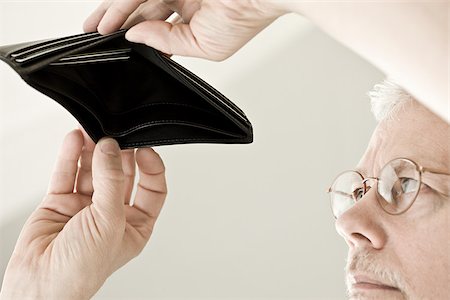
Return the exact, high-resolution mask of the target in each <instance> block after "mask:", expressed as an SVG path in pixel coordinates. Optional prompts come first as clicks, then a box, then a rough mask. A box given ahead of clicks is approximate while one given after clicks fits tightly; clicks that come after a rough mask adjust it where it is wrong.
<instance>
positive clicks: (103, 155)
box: [92, 138, 125, 222]
mask: <svg viewBox="0 0 450 300" xmlns="http://www.w3.org/2000/svg"><path fill="white" fill-rule="evenodd" d="M92 182H93V186H94V194H93V195H92V202H93V204H92V205H93V207H94V208H95V210H96V211H97V212H98V213H100V214H101V215H102V217H103V218H104V219H105V220H106V221H107V222H110V220H117V218H121V217H122V216H123V213H124V212H123V206H124V205H123V195H124V193H125V177H124V173H123V168H122V155H121V152H120V148H119V145H118V144H117V142H116V141H115V140H113V139H111V138H104V139H101V140H100V141H99V142H98V143H97V145H96V147H95V149H94V155H93V157H92Z"/></svg>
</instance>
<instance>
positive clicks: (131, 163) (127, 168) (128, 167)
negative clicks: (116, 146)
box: [122, 149, 136, 204]
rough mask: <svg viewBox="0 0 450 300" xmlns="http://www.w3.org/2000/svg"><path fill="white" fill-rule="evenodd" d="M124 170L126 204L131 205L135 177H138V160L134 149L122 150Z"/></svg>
mask: <svg viewBox="0 0 450 300" xmlns="http://www.w3.org/2000/svg"><path fill="white" fill-rule="evenodd" d="M122 168H123V173H124V176H125V199H124V203H125V204H129V203H130V198H131V193H132V192H133V187H134V177H135V175H136V159H135V152H134V149H129V150H122Z"/></svg>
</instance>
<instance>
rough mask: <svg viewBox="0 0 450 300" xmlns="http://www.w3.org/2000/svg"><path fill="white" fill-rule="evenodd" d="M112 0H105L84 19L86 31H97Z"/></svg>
mask: <svg viewBox="0 0 450 300" xmlns="http://www.w3.org/2000/svg"><path fill="white" fill-rule="evenodd" d="M111 4H112V2H111V1H103V2H102V3H101V4H100V5H99V6H98V7H97V8H96V9H95V10H94V12H93V13H92V14H91V15H90V16H89V17H88V18H87V19H86V20H85V21H84V24H83V30H84V32H95V31H97V27H98V24H100V21H101V20H102V18H103V16H104V15H105V13H106V11H107V10H108V8H109V7H110V6H111Z"/></svg>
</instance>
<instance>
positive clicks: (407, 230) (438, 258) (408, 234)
mask: <svg viewBox="0 0 450 300" xmlns="http://www.w3.org/2000/svg"><path fill="white" fill-rule="evenodd" d="M449 214H450V211H449V209H448V207H446V208H444V207H443V209H441V210H440V211H439V212H436V213H435V214H434V215H433V216H428V217H427V218H415V219H413V220H409V222H406V223H405V222H403V223H402V224H400V223H398V224H396V227H397V228H398V230H397V234H396V236H395V235H392V236H391V238H390V241H391V246H392V247H393V248H394V251H395V253H396V255H397V258H398V260H399V261H398V263H399V265H400V268H401V271H402V273H403V274H402V275H403V277H404V279H405V280H406V282H407V283H408V285H409V287H410V288H411V289H412V290H413V294H415V297H413V298H430V297H431V296H432V295H434V296H433V297H431V298H432V299H441V298H439V295H448V292H449V287H448V274H449V271H450V255H449V253H450V243H449V229H450V227H449ZM405 217H406V216H405Z"/></svg>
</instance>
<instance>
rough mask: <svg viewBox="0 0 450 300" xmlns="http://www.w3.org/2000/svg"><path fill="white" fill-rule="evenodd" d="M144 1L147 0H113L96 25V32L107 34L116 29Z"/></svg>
mask: <svg viewBox="0 0 450 300" xmlns="http://www.w3.org/2000/svg"><path fill="white" fill-rule="evenodd" d="M146 1H147V0H127V1H113V2H112V3H111V5H110V6H109V8H108V9H107V11H106V13H105V14H104V16H103V18H102V19H101V21H100V23H99V24H98V26H97V30H98V32H100V33H101V34H107V33H111V32H114V31H116V30H118V29H119V28H120V27H121V26H122V25H123V24H124V23H125V21H126V20H127V19H128V17H129V16H130V15H131V14H132V13H133V12H134V11H135V10H136V9H137V8H138V7H139V6H140V5H141V4H142V3H144V2H146Z"/></svg>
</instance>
